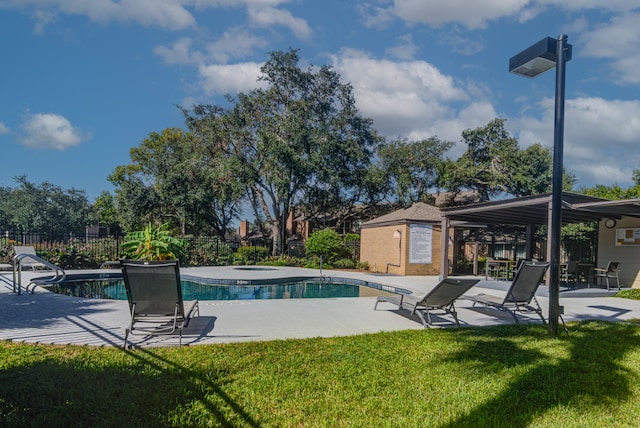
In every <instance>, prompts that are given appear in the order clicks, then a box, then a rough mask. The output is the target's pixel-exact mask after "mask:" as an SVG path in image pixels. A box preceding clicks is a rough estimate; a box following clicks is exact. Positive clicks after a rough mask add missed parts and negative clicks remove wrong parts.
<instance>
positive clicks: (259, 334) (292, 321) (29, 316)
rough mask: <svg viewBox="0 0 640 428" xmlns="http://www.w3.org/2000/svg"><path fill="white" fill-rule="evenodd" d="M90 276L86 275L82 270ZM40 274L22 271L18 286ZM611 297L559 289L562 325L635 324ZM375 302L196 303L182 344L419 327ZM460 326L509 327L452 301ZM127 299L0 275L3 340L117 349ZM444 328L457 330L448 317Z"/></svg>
mask: <svg viewBox="0 0 640 428" xmlns="http://www.w3.org/2000/svg"><path fill="white" fill-rule="evenodd" d="M84 272H87V271H84ZM181 273H182V274H183V275H189V276H197V277H203V278H215V279H222V280H231V281H235V280H239V281H244V280H256V279H272V280H273V279H280V278H305V277H308V278H313V277H319V276H320V274H322V275H324V276H325V278H326V279H328V280H335V279H337V278H351V279H357V280H361V281H367V282H370V283H375V284H379V285H384V286H388V287H396V288H403V289H406V290H410V291H411V292H413V293H415V294H417V295H423V294H424V293H426V292H427V291H428V290H429V289H430V288H432V287H433V286H435V285H436V284H437V282H438V278H437V277H433V276H393V275H382V274H372V273H363V272H343V271H326V270H325V271H323V272H319V271H318V270H314V269H302V268H269V269H266V270H252V269H246V268H244V269H243V268H234V267H202V268H183V269H181ZM43 275H45V273H44V272H23V278H22V282H23V286H26V285H27V283H28V281H29V280H30V279H31V278H33V277H37V276H43ZM507 287H508V283H506V282H499V281H485V280H481V281H480V282H479V283H478V284H477V285H476V286H475V287H474V288H472V289H471V290H470V291H469V292H468V294H470V295H472V294H478V293H481V292H482V293H490V294H495V295H504V293H505V292H506V290H507ZM546 294H547V289H546V287H544V286H541V287H540V289H539V291H538V294H537V297H538V301H539V302H540V305H541V306H542V308H543V313H545V314H546V313H547V306H546V305H547V300H548V299H547V297H546ZM614 294H615V291H613V290H612V291H607V290H606V289H602V288H590V289H577V290H563V291H562V292H561V297H560V299H561V301H560V303H561V305H563V306H564V308H565V309H564V312H565V314H564V319H565V321H573V320H586V319H597V320H607V321H624V320H629V319H632V318H640V301H634V300H629V299H620V298H615V297H611V296H613V295H614ZM374 303H375V297H373V296H370V297H359V298H333V299H287V300H244V301H201V302H200V316H199V317H197V318H194V319H193V320H192V321H191V323H190V324H189V326H188V327H187V328H186V329H185V331H184V335H183V339H182V342H183V344H186V345H197V344H213V343H228V342H247V341H266V340H279V339H294V338H298V339H302V338H313V337H334V336H349V335H357V334H365V333H377V332H381V331H395V330H406V329H414V330H421V329H423V326H422V324H421V323H420V320H419V319H418V317H410V316H409V314H408V312H406V311H401V312H398V311H396V310H394V308H393V306H391V305H388V304H385V303H381V304H380V306H379V307H378V310H377V311H374V310H373V306H374ZM456 308H457V310H458V317H459V319H460V323H461V324H462V326H488V325H496V324H510V323H513V319H512V317H511V316H510V315H509V314H507V313H503V312H499V311H497V310H494V309H489V308H484V307H475V308H474V307H472V303H471V302H470V301H468V300H464V299H461V300H458V302H457V303H456ZM128 316H129V314H128V305H127V302H126V301H114V300H92V299H83V298H75V297H68V296H62V295H58V294H54V293H51V292H49V291H46V290H44V289H42V288H39V287H37V288H36V290H35V293H34V294H28V293H25V292H24V291H23V292H22V294H17V293H14V292H13V286H12V273H11V272H6V271H4V272H0V319H1V321H0V339H5V340H11V341H15V342H26V343H45V344H60V345H63V344H79V345H91V346H121V345H122V343H123V340H124V328H125V326H126V325H127V319H128ZM519 319H520V320H521V322H534V323H539V322H540V320H539V318H537V317H535V316H532V317H527V316H520V317H519ZM441 321H443V324H444V325H447V326H454V324H453V323H450V322H449V321H450V319H449V318H447V317H443V318H442V319H441ZM132 339H133V343H134V344H139V345H141V346H172V345H177V343H178V338H177V336H175V337H173V336H160V337H155V338H151V339H146V340H143V339H144V338H143V337H142V336H134V337H133V338H132Z"/></svg>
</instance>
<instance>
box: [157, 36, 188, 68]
mask: <svg viewBox="0 0 640 428" xmlns="http://www.w3.org/2000/svg"><path fill="white" fill-rule="evenodd" d="M191 45H192V40H191V39H190V38H189V37H183V38H181V39H179V40H177V41H175V42H174V43H173V44H172V45H171V46H168V47H167V46H156V47H155V48H153V53H154V54H156V55H158V56H159V57H161V58H162V59H163V60H164V63H165V64H193V63H194V62H198V60H197V57H198V54H197V53H193V52H191Z"/></svg>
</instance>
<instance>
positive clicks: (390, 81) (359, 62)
mask: <svg viewBox="0 0 640 428" xmlns="http://www.w3.org/2000/svg"><path fill="white" fill-rule="evenodd" d="M333 66H334V68H335V69H336V71H337V72H338V73H339V74H340V75H341V76H342V79H343V80H344V81H347V82H350V83H351V85H352V86H353V88H354V92H355V97H356V100H357V104H358V109H359V110H360V111H361V112H362V114H363V115H365V116H367V117H371V118H373V119H374V120H375V122H376V128H377V129H379V130H380V131H381V132H383V133H384V134H386V135H389V136H392V137H395V136H398V135H407V133H408V131H409V130H412V129H428V127H429V124H430V123H431V122H432V121H434V120H436V119H437V118H441V117H447V116H451V115H453V113H452V111H451V108H450V107H449V106H448V103H451V102H456V101H463V100H466V99H467V94H466V93H465V91H464V90H463V89H462V88H460V87H458V86H457V85H456V84H455V82H454V81H453V79H452V78H451V77H450V76H445V75H443V74H442V73H440V71H439V70H438V69H437V68H435V67H434V66H432V65H431V64H429V63H427V62H425V61H404V62H393V61H389V60H378V59H374V58H371V57H369V56H367V55H366V54H365V53H363V52H361V51H356V50H343V51H342V52H340V54H339V55H338V56H335V57H333Z"/></svg>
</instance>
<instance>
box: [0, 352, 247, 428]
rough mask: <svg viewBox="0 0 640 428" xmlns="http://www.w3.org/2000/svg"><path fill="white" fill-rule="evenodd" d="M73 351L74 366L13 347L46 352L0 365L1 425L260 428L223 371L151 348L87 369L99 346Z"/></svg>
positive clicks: (109, 359)
mask: <svg viewBox="0 0 640 428" xmlns="http://www.w3.org/2000/svg"><path fill="white" fill-rule="evenodd" d="M9 346H11V345H9ZM69 349H70V350H69V359H68V364H64V363H61V362H60V359H56V360H55V361H54V360H52V359H48V358H46V353H47V350H46V348H41V347H38V346H25V345H20V346H19V347H16V348H15V349H14V350H15V351H17V352H18V353H24V354H25V355H24V356H25V358H28V357H29V355H31V356H33V354H34V353H36V354H43V355H40V356H38V357H36V358H37V360H38V361H37V362H34V363H31V364H28V365H20V366H19V367H15V368H4V369H2V370H0V426H3V427H14V426H15V427H25V426H29V427H70V426H73V427H79V426H87V427H113V426H126V427H164V426H228V427H234V426H254V427H256V426H259V423H258V422H256V421H255V420H254V419H253V418H252V417H251V416H250V415H249V414H248V413H247V412H246V411H245V410H244V409H243V408H242V407H241V406H240V405H238V404H237V403H236V402H235V401H234V400H233V398H231V397H230V396H229V395H228V394H226V393H225V391H224V389H223V387H224V385H225V384H226V383H228V382H229V379H230V374H229V372H228V371H227V370H226V369H224V368H218V367H215V366H210V367H211V368H210V369H209V371H207V372H206V374H205V375H204V376H203V373H202V372H195V371H194V370H191V369H189V368H188V367H187V366H186V365H182V364H180V363H178V362H177V361H178V360H179V359H180V355H181V354H174V355H176V356H175V358H174V359H173V360H172V359H168V358H166V357H164V356H163V355H162V354H163V351H162V350H144V349H143V350H136V351H123V350H115V349H113V350H106V351H107V352H110V353H112V354H110V357H109V358H108V360H106V362H103V361H97V362H95V363H92V364H90V365H86V366H85V363H86V361H87V360H90V359H91V358H85V357H84V356H83V354H84V355H86V354H90V353H91V351H92V349H91V348H69ZM117 353H120V356H118V355H117ZM0 354H1V353H0ZM14 357H16V358H18V359H20V355H17V356H16V355H14ZM93 360H94V361H96V360H95V358H94V359H93ZM1 367H2V364H0V368H1Z"/></svg>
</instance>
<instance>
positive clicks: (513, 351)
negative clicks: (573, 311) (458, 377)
mask: <svg viewBox="0 0 640 428" xmlns="http://www.w3.org/2000/svg"><path fill="white" fill-rule="evenodd" d="M513 328H514V330H515V331H511V329H510V328H509V327H508V326H507V327H506V328H505V329H504V330H502V332H503V336H502V337H500V336H496V330H495V329H492V330H490V331H487V332H486V333H483V331H482V330H480V329H471V330H467V331H466V332H462V331H461V332H460V333H461V334H460V337H459V339H460V341H461V343H462V345H463V348H464V350H462V351H460V352H458V353H455V354H453V355H451V356H450V360H451V361H466V362H475V363H476V364H475V365H473V367H474V370H472V371H470V373H469V374H468V375H469V376H474V373H475V375H476V376H477V371H476V369H478V368H479V369H480V370H481V372H482V373H485V374H486V373H490V374H491V373H492V374H493V375H495V376H500V375H501V374H502V373H503V372H504V371H505V370H509V372H510V373H514V372H515V370H511V369H513V368H515V367H518V368H520V369H522V370H518V372H522V374H521V375H516V377H515V379H514V380H513V381H510V382H509V383H508V386H507V387H506V388H504V389H503V390H501V391H500V392H499V393H498V394H497V395H496V396H494V397H493V398H491V399H489V400H486V401H484V402H483V403H482V405H480V406H478V407H476V408H475V409H473V410H472V411H470V412H469V413H467V414H466V415H464V416H461V417H459V418H457V419H455V420H453V421H451V422H450V423H446V424H442V425H439V426H440V427H461V426H473V427H476V426H492V427H498V426H505V427H507V426H508V427H527V426H531V425H532V424H533V423H535V422H536V419H537V418H538V417H540V416H541V415H542V414H544V413H545V412H546V411H548V410H550V409H552V408H556V407H563V406H567V407H571V406H574V405H576V403H588V404H587V406H596V408H597V406H602V407H603V408H607V407H613V405H614V404H615V402H616V401H620V400H623V399H626V398H628V397H629V396H630V395H631V394H632V392H631V390H630V385H631V382H636V381H637V379H635V378H632V376H629V375H628V373H627V372H626V369H625V368H624V367H622V366H621V365H620V364H619V362H620V361H622V360H623V359H624V356H625V354H626V353H627V352H631V351H636V350H637V349H638V347H639V346H640V337H638V335H637V327H634V326H630V325H626V324H621V323H600V322H588V323H582V324H579V325H577V326H574V327H573V328H572V330H571V334H570V335H569V336H562V337H560V338H557V339H553V338H550V337H548V336H547V334H546V332H543V331H541V330H540V328H539V326H531V327H530V328H526V327H525V328H526V330H523V328H522V327H519V326H514V327H513ZM513 337H517V342H516V341H514V340H513ZM611 337H616V339H615V340H608V339H610V338H611ZM529 340H530V341H540V340H547V341H548V342H549V349H546V350H545V351H542V352H541V351H540V350H539V349H540V348H539V347H538V350H532V349H533V348H534V347H532V349H528V348H527V346H526V343H527V341H529ZM603 343H605V344H606V343H611V346H608V347H606V348H603V347H602V346H601V345H602V344H603ZM567 344H568V346H567ZM596 345H597V346H596ZM547 351H548V352H547Z"/></svg>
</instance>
